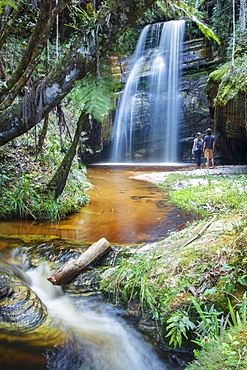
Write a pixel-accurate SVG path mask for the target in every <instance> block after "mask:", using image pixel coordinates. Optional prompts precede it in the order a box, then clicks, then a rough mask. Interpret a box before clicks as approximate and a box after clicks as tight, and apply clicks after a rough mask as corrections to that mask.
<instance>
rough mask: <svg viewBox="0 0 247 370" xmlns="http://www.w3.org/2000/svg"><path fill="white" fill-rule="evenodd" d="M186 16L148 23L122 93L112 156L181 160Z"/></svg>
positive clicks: (114, 158) (135, 159) (118, 159)
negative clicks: (179, 139) (180, 129)
mask: <svg viewBox="0 0 247 370" xmlns="http://www.w3.org/2000/svg"><path fill="white" fill-rule="evenodd" d="M183 35H184V21H182V20H179V21H169V22H166V23H156V24H153V25H147V26H146V27H144V29H143V31H142V33H141V35H140V38H139V41H138V43H137V47H136V51H135V54H134V57H133V60H132V67H131V68H130V73H129V76H128V79H127V82H126V84H125V87H124V90H123V92H122V94H121V97H120V100H119V103H118V106H117V111H116V118H115V121H114V127H113V133H112V143H113V145H112V153H111V159H110V161H111V162H113V163H116V162H120V163H123V162H139V161H140V158H142V160H143V159H144V160H145V161H148V162H150V161H152V162H156V163H172V162H176V161H177V155H178V133H179V117H180V109H181V96H180V91H179V76H180V70H181V54H182V42H183Z"/></svg>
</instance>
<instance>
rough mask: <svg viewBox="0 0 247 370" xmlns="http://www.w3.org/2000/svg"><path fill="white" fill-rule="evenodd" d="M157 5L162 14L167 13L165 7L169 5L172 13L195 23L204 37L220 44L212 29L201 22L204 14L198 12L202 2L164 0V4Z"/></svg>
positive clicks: (161, 2) (159, 2)
mask: <svg viewBox="0 0 247 370" xmlns="http://www.w3.org/2000/svg"><path fill="white" fill-rule="evenodd" d="M157 4H158V5H159V6H160V8H161V9H162V10H163V11H164V12H167V5H169V7H170V8H171V9H172V10H173V12H174V13H177V14H179V15H180V16H182V17H183V18H184V17H185V18H188V19H190V20H192V21H193V22H195V23H196V25H197V26H198V28H199V29H200V31H201V32H202V33H203V34H204V36H205V37H207V38H211V39H213V40H214V41H216V42H217V43H218V44H220V40H219V38H218V36H217V35H216V34H215V33H214V31H213V30H212V28H211V27H209V26H208V25H207V24H206V23H205V22H203V21H202V18H203V17H204V14H203V13H202V12H200V11H199V10H198V9H199V7H200V5H202V4H203V2H202V1H196V0H194V1H186V0H183V1H180V0H175V1H174V0H173V1H170V0H166V1H165V3H164V2H163V1H157Z"/></svg>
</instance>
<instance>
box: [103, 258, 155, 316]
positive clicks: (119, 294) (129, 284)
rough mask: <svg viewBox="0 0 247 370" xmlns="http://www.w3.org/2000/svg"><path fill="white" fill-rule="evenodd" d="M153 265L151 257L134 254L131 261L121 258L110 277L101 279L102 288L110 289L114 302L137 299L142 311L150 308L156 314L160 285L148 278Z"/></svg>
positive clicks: (107, 290)
mask: <svg viewBox="0 0 247 370" xmlns="http://www.w3.org/2000/svg"><path fill="white" fill-rule="evenodd" d="M154 266H155V262H154V261H153V260H152V259H150V258H149V257H147V256H144V255H139V254H136V255H135V256H134V257H133V258H132V261H131V262H130V261H126V260H123V261H122V262H121V265H120V266H118V268H117V269H116V270H115V272H114V273H113V274H112V275H111V276H110V278H107V279H105V280H103V281H102V289H103V291H106V292H109V290H110V291H111V290H112V291H113V292H114V295H115V297H116V302H118V301H121V302H122V303H123V304H124V305H127V302H130V301H131V300H133V299H138V300H139V302H140V308H141V310H142V311H144V310H145V309H146V308H150V309H151V310H152V311H153V315H154V316H156V314H157V308H158V305H157V300H158V297H159V295H160V287H159V286H158V285H156V284H155V283H154V284H152V280H151V279H150V277H151V275H152V271H153V268H154Z"/></svg>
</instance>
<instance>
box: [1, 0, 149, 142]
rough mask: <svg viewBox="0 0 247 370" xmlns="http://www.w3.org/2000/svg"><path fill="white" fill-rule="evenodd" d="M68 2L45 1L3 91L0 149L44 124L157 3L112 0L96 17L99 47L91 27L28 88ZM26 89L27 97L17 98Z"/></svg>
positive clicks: (142, 0)
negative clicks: (51, 113)
mask: <svg viewBox="0 0 247 370" xmlns="http://www.w3.org/2000/svg"><path fill="white" fill-rule="evenodd" d="M69 2H70V1H69V0H61V1H59V2H58V5H57V6H56V7H55V8H52V9H50V8H49V6H50V1H47V0H43V1H42V2H41V5H42V6H41V9H40V16H39V17H38V20H37V25H36V26H35V27H34V33H33V35H31V37H30V40H29V43H28V46H27V49H26V50H25V51H24V53H23V57H22V58H21V59H20V63H19V66H18V67H17V69H16V71H13V73H12V76H11V77H10V78H9V80H8V81H6V83H5V84H4V85H3V86H2V87H1V88H0V122H1V125H0V146H1V145H4V144H6V143H7V142H9V141H11V140H13V139H14V138H16V137H18V136H20V135H22V134H24V133H25V132H27V131H28V130H30V129H31V128H33V127H34V126H36V125H37V124H38V123H39V122H41V120H42V119H43V118H44V117H45V116H46V115H47V114H48V113H49V112H50V111H51V110H52V109H53V108H54V107H56V106H57V105H58V104H59V103H60V102H61V101H62V99H63V98H64V97H65V96H66V95H67V94H68V93H69V92H70V91H71V90H72V88H73V87H74V83H75V81H77V80H80V79H82V78H83V77H85V76H86V75H87V73H88V72H90V71H92V70H93V69H94V68H95V66H96V64H97V57H98V55H99V54H98V53H100V56H101V57H102V56H104V55H105V54H107V53H108V52H109V50H110V49H112V46H113V45H114V44H115V42H116V41H117V40H118V38H119V37H120V36H121V35H122V34H123V32H125V31H126V29H127V28H128V27H129V26H131V24H132V23H134V22H135V21H136V20H137V19H138V18H139V17H140V16H141V15H142V13H144V12H145V10H147V9H148V8H149V7H150V6H151V5H152V4H154V3H155V0H136V1H133V0H117V1H111V2H110V4H111V6H110V7H107V8H104V7H103V8H102V9H100V10H99V14H98V16H97V19H100V24H99V25H98V26H99V27H98V28H99V29H100V30H101V35H98V39H97V41H98V42H97V44H96V43H95V40H92V39H90V35H91V33H90V35H89V36H87V33H88V28H85V29H81V30H80V32H78V34H77V35H76V36H75V39H74V41H73V43H72V44H71V47H70V49H69V50H68V51H67V53H66V54H65V55H64V57H62V58H61V59H60V60H59V61H58V62H57V63H56V64H55V66H54V68H53V69H52V70H51V71H50V72H49V74H48V75H47V76H46V77H45V78H43V77H42V78H41V80H40V81H39V83H37V84H35V85H32V86H30V85H28V86H26V82H28V80H29V78H30V76H31V75H32V74H33V73H34V72H35V70H36V68H37V66H38V65H39V61H40V57H41V51H42V50H43V48H44V46H45V45H46V38H48V36H49V32H50V30H51V25H52V24H53V23H54V19H55V18H56V15H57V14H59V13H60V12H61V10H63V9H64V7H65V6H66V5H67V4H68V3H69ZM52 4H53V3H52ZM40 25H42V27H40ZM86 37H88V42H85V38H86ZM36 43H37V44H36ZM88 45H90V46H88ZM35 46H37V47H35ZM24 86H25V87H26V93H25V96H24V97H23V98H19V99H15V100H13V99H14V98H15V97H16V96H17V94H18V93H19V91H20V90H21V89H22V88H23V87H24Z"/></svg>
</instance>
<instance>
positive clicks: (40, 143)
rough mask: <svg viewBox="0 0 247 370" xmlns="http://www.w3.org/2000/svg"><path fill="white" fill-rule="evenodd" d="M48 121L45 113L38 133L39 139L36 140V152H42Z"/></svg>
mask: <svg viewBox="0 0 247 370" xmlns="http://www.w3.org/2000/svg"><path fill="white" fill-rule="evenodd" d="M48 123H49V115H47V116H46V117H45V119H44V124H43V127H42V130H41V133H40V135H39V141H38V145H37V152H38V154H39V153H41V152H42V148H43V145H44V141H45V137H46V134H47V130H48Z"/></svg>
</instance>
